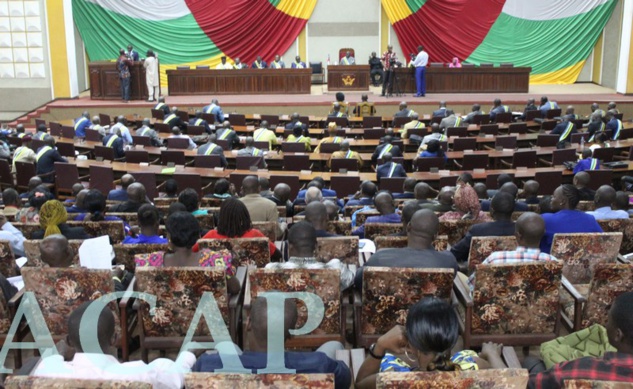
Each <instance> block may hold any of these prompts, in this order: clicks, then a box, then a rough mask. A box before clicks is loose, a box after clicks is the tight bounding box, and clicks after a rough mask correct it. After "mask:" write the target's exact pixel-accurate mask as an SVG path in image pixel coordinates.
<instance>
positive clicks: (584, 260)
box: [550, 232, 622, 284]
mask: <svg viewBox="0 0 633 389" xmlns="http://www.w3.org/2000/svg"><path fill="white" fill-rule="evenodd" d="M621 245H622V233H621V232H606V233H583V234H554V240H553V241H552V250H551V252H550V253H551V255H553V256H554V257H556V258H557V259H558V260H560V261H562V262H563V263H564V264H565V267H564V268H563V275H564V276H565V277H566V278H567V279H568V280H569V282H571V283H572V284H588V283H589V281H590V280H591V276H592V275H593V268H594V266H595V265H597V264H598V263H612V262H615V260H616V259H617V257H618V253H619V252H620V246H621Z"/></svg>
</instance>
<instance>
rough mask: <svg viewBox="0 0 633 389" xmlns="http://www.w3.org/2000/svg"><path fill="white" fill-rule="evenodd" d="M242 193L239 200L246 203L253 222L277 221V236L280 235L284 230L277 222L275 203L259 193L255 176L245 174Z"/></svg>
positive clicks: (277, 214)
mask: <svg viewBox="0 0 633 389" xmlns="http://www.w3.org/2000/svg"><path fill="white" fill-rule="evenodd" d="M242 194H243V197H240V201H241V202H242V203H244V205H246V208H247V209H248V213H249V215H250V219H251V220H252V221H254V222H277V234H276V235H277V237H281V235H282V233H283V230H285V223H283V228H282V226H281V225H280V223H279V212H277V205H276V204H275V203H273V202H272V201H270V200H268V199H266V198H264V197H262V195H260V194H259V181H258V180H257V177H255V176H247V177H245V178H244V180H243V181H242Z"/></svg>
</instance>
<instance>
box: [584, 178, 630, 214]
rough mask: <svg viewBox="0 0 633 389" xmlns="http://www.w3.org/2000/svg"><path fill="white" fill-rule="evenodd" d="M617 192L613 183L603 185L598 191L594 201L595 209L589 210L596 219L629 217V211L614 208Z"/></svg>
mask: <svg viewBox="0 0 633 389" xmlns="http://www.w3.org/2000/svg"><path fill="white" fill-rule="evenodd" d="M616 196H617V192H616V191H615V189H613V187H612V186H611V185H602V186H601V187H600V188H598V190H597V191H596V196H595V199H594V202H595V203H596V209H595V211H589V212H587V213H588V214H589V215H592V216H593V217H595V218H596V220H605V219H628V218H629V213H628V212H627V211H623V210H614V209H613V206H614V205H615V202H616Z"/></svg>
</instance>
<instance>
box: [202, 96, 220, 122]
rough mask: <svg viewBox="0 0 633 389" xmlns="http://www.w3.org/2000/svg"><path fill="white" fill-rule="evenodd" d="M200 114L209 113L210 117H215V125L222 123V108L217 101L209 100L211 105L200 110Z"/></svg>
mask: <svg viewBox="0 0 633 389" xmlns="http://www.w3.org/2000/svg"><path fill="white" fill-rule="evenodd" d="M202 112H204V113H210V114H211V115H213V116H215V123H222V122H224V112H222V107H220V102H218V99H213V100H211V104H209V105H207V106H205V107H204V108H202Z"/></svg>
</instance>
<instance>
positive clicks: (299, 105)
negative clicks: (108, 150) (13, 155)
mask: <svg viewBox="0 0 633 389" xmlns="http://www.w3.org/2000/svg"><path fill="white" fill-rule="evenodd" d="M336 92H337V91H328V90H327V86H326V85H313V86H312V88H311V93H310V94H309V95H308V94H305V95H223V96H211V95H209V96H169V95H168V93H169V91H168V90H167V88H163V93H167V95H166V102H167V104H168V105H169V106H171V107H173V106H177V107H178V108H179V109H181V110H195V109H198V108H201V107H202V106H204V105H207V104H209V103H210V101H211V99H212V98H217V99H218V100H219V102H220V105H221V106H222V108H223V110H224V112H226V113H243V114H253V113H258V114H273V115H275V114H279V115H281V114H291V113H293V112H299V113H301V114H302V115H315V116H324V115H326V114H327V112H328V111H329V109H330V106H331V104H332V102H333V101H334V100H335V98H334V94H335V93H336ZM363 93H367V94H368V95H369V101H371V102H373V103H375V104H376V109H377V114H378V115H385V116H391V115H393V114H394V113H395V112H396V111H397V110H398V104H399V103H400V102H401V101H406V102H407V103H408V105H409V108H411V109H413V110H415V111H416V112H420V113H427V114H428V113H431V112H432V111H433V110H434V109H437V106H438V104H439V103H440V101H446V102H447V105H448V107H449V108H452V109H454V110H455V111H456V112H457V113H460V114H466V113H468V112H470V110H471V106H472V104H475V103H479V104H481V106H482V109H484V110H485V111H486V112H487V111H489V110H490V107H491V106H492V102H493V100H494V99H495V98H500V99H501V100H502V101H503V104H505V105H509V106H510V107H511V109H512V110H513V111H522V110H523V107H524V106H525V103H526V101H527V99H528V98H534V99H536V101H537V105H538V101H539V99H540V97H541V96H548V97H549V99H550V100H553V101H556V102H558V103H559V104H560V105H561V107H562V108H563V110H564V108H565V106H567V105H570V104H571V105H574V107H575V108H576V113H577V114H580V115H587V114H589V113H590V109H589V106H590V105H591V103H594V102H596V103H598V104H600V106H601V108H606V104H607V103H609V102H610V101H615V102H616V103H617V104H618V109H619V110H620V111H621V112H624V119H625V120H630V119H631V118H632V117H633V96H625V95H622V94H619V93H616V91H615V90H613V89H609V88H605V87H602V86H599V85H595V84H590V83H581V84H572V85H531V86H530V92H529V93H502V94H495V93H485V94H480V93H463V94H443V93H434V94H427V95H426V97H414V96H412V95H411V94H406V95H403V96H396V95H394V96H392V97H382V96H380V93H381V88H377V87H370V90H369V91H368V92H347V93H345V99H346V100H347V101H348V102H350V103H351V104H353V105H355V104H356V103H358V102H360V101H361V95H362V94H363ZM89 95H90V93H89V92H88V91H87V92H83V93H82V94H81V95H80V97H79V98H75V99H64V100H56V101H52V102H50V103H49V104H46V105H45V106H43V107H40V108H39V109H37V110H35V111H33V112H31V113H29V114H27V115H25V116H23V117H21V118H19V119H18V120H17V121H14V122H13V123H12V124H15V123H23V124H25V125H27V126H30V125H33V124H34V123H35V119H44V120H46V121H47V122H48V121H58V120H64V119H71V118H76V117H78V116H80V115H81V113H82V112H83V111H88V112H90V114H91V115H96V114H99V113H106V114H109V115H111V116H116V115H128V114H139V115H149V113H150V111H149V110H150V109H151V108H152V107H153V106H154V104H155V103H150V102H147V101H130V102H129V103H125V102H123V101H121V100H111V101H110V100H91V99H90V97H89Z"/></svg>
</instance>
